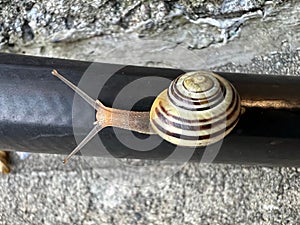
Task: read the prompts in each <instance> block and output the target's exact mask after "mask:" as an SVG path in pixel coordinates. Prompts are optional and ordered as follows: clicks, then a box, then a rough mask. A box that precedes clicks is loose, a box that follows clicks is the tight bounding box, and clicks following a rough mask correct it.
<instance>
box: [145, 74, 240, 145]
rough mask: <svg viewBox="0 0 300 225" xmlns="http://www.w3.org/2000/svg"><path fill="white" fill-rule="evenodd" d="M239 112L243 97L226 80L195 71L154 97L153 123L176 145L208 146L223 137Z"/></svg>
mask: <svg viewBox="0 0 300 225" xmlns="http://www.w3.org/2000/svg"><path fill="white" fill-rule="evenodd" d="M240 114H241V106H240V97H239V95H238V93H237V91H236V90H235V89H234V87H233V86H232V85H231V84H230V83H229V82H228V81H227V80H225V79H224V78H222V77H221V76H219V75H217V74H215V73H212V72H207V71H196V72H189V73H186V74H183V75H181V76H179V77H178V78H177V79H175V80H174V81H173V82H172V83H171V85H170V87H169V88H168V89H167V90H164V91H163V92H162V93H161V94H160V95H159V96H158V97H157V98H156V99H155V101H154V103H153V105H152V108H151V111H150V124H151V126H152V129H153V130H154V131H155V132H156V133H157V134H158V135H160V136H161V137H162V138H163V139H165V140H167V141H169V142H171V143H173V144H176V145H180V146H190V147H195V146H207V145H209V144H213V143H215V142H218V141H220V140H221V139H223V138H224V137H225V136H226V135H227V134H228V133H229V132H230V131H231V130H232V129H233V128H234V127H235V125H236V124H237V122H238V119H239V116H240Z"/></svg>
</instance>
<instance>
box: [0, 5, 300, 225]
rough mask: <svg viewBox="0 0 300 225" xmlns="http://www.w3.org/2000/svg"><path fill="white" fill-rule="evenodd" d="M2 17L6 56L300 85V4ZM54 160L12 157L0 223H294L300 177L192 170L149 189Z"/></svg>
mask: <svg viewBox="0 0 300 225" xmlns="http://www.w3.org/2000/svg"><path fill="white" fill-rule="evenodd" d="M78 7H79V8H78ZM0 12H1V13H0V36H1V38H0V39H1V40H0V42H1V51H3V52H16V53H22V52H23V53H25V54H34V55H43V56H53V57H62V58H75V59H81V60H96V61H103V62H111V63H130V64H138V65H151V66H169V67H181V68H188V67H192V68H202V69H214V70H219V71H232V72H251V73H268V74H290V75H292V74H294V75H300V65H299V63H300V42H299V41H300V36H299V33H300V30H299V29H300V26H299V24H300V16H299V15H300V3H299V1H283V0H282V1H280V0H278V1H263V0H257V1H254V0H252V1H251V0H248V1H247V0H239V1H236V0H231V1H229V0H224V1H222V0H211V1H209V0H200V1H199V0H198V1H192V0H191V1H152V3H149V2H148V1H121V3H119V2H117V1H84V0H76V1H58V0H55V1H47V2H46V1H43V0H40V1H35V0H32V1H18V0H16V1H13V2H10V1H3V0H2V1H1V0H0ZM104 15H105V16H104ZM128 49H130V51H128ZM61 159H62V156H55V155H42V154H35V155H31V156H30V157H29V158H28V159H26V160H25V161H20V160H19V159H18V158H17V157H16V156H15V155H13V159H12V163H13V168H12V169H13V173H12V174H10V175H8V176H2V177H0V187H1V188H0V193H1V196H2V201H1V203H0V224H84V225H92V224H188V225H189V224H190V225H192V224H204V225H205V224H210V225H211V224H215V225H217V224H222V225H226V224H228V225H231V224H259V225H269V224H273V225H280V224H298V223H300V216H299V215H300V206H299V199H300V194H299V193H300V192H299V188H300V181H299V178H300V177H299V176H300V170H299V169H298V168H284V167H282V168H280V167H274V168H270V167H255V166H238V165H199V164H197V163H189V164H187V165H185V166H184V167H183V168H182V169H181V170H180V171H179V172H177V173H176V174H175V175H174V176H171V177H169V178H168V179H165V180H163V181H160V182H157V183H152V184H151V185H149V183H148V182H147V180H145V178H143V179H144V180H142V177H132V174H127V173H126V171H124V170H123V168H121V167H118V166H116V165H114V164H112V163H111V162H110V161H109V160H105V159H97V160H98V161H97V160H93V159H87V160H85V159H83V158H74V159H73V160H72V161H71V162H70V164H68V165H66V166H63V165H62V164H61ZM99 160H100V161H99ZM97 162H98V163H97ZM122 162H123V163H126V165H129V164H134V165H136V166H140V167H139V168H140V169H141V168H143V167H142V166H143V165H146V164H150V162H147V161H135V162H132V161H126V160H124V161H122ZM165 166H168V165H164V166H162V165H161V166H157V168H155V169H153V170H151V173H153V175H154V177H155V176H156V175H160V174H161V172H162V171H163V169H164V167H165ZM169 167H172V166H171V165H170V166H169ZM141 180H142V182H144V183H139V184H140V185H141V186H135V187H133V186H132V184H135V182H137V181H141ZM143 184H144V185H143Z"/></svg>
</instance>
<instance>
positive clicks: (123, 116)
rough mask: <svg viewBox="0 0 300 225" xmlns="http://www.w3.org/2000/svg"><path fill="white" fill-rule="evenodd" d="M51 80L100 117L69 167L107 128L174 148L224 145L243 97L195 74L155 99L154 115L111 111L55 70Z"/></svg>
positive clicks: (216, 79) (211, 76) (208, 75)
mask: <svg viewBox="0 0 300 225" xmlns="http://www.w3.org/2000/svg"><path fill="white" fill-rule="evenodd" d="M52 74H53V75H55V76H56V77H58V78H59V79H60V80H62V81H63V82H64V83H65V84H66V85H68V86H69V87H70V88H72V89H73V90H74V91H75V92H76V93H77V94H79V95H80V96H81V97H82V98H83V99H84V100H85V101H86V102H87V103H89V104H90V105H91V106H92V107H93V108H94V109H95V110H96V111H97V113H96V121H95V122H94V128H93V129H92V130H91V131H90V132H89V134H88V135H87V136H86V137H85V138H84V139H83V140H82V141H81V143H80V144H79V145H78V146H77V147H76V148H75V149H74V150H73V151H72V152H71V153H70V154H69V155H68V156H67V157H66V158H65V159H64V163H66V162H67V161H68V160H69V159H70V158H71V157H72V156H73V155H74V154H76V153H77V152H78V151H79V150H80V149H81V148H82V147H83V146H84V145H85V144H87V143H88V142H89V141H90V140H91V139H92V138H93V137H94V136H95V135H96V134H97V133H98V132H99V131H100V130H101V129H103V128H105V127H108V126H113V127H119V128H123V129H127V130H132V131H136V132H139V133H143V134H158V135H159V136H160V137H162V138H163V139H164V140H166V141H168V142H170V143H172V144H175V145H180V146H187V147H200V146H207V145H210V144H213V143H216V142H218V141H220V140H222V139H223V138H224V137H225V136H226V135H227V134H228V133H229V132H230V131H231V130H232V129H233V128H234V127H235V125H236V124H237V122H238V120H239V117H240V114H241V104H240V102H241V100H240V97H239V94H238V92H237V91H236V90H235V88H234V87H233V85H232V84H231V83H230V82H229V81H227V80H226V79H224V78H223V77H221V76H219V75H217V74H215V73H213V72H208V71H194V72H188V73H185V74H183V75H180V76H179V77H177V78H176V79H175V80H174V81H172V82H171V84H170V86H169V88H168V89H166V90H164V91H162V92H161V93H160V94H159V95H158V96H157V97H156V99H155V100H154V102H153V104H152V107H151V110H150V112H135V111H127V110H122V109H115V108H109V107H106V106H104V105H103V104H102V103H101V102H100V101H99V100H94V99H92V98H91V97H89V96H88V95H87V94H86V93H84V92H83V91H82V90H80V89H79V88H77V87H76V86H75V85H74V84H72V83H71V82H70V81H68V80H67V79H66V78H64V77H63V76H62V75H61V74H59V73H58V72H57V71H56V70H53V71H52Z"/></svg>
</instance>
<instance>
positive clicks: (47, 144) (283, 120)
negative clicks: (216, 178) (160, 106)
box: [0, 54, 300, 166]
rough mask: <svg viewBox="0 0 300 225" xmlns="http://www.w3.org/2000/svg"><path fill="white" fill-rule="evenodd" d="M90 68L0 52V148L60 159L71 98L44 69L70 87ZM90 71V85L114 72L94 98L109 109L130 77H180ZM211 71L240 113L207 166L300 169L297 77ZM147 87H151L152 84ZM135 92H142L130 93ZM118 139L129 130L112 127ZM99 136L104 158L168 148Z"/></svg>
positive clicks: (68, 145) (160, 155) (121, 69)
mask: <svg viewBox="0 0 300 225" xmlns="http://www.w3.org/2000/svg"><path fill="white" fill-rule="evenodd" d="M91 65H92V63H91V62H82V61H73V60H63V59H53V58H44V57H32V56H23V55H12V54H0V149H4V150H11V151H27V152H39V153H55V154H68V153H69V152H70V151H71V150H72V149H73V148H74V147H75V146H76V145H77V144H76V142H75V139H74V133H73V126H72V106H73V98H74V92H73V91H72V90H71V89H70V88H68V87H66V85H65V84H63V83H62V82H61V81H60V80H58V79H57V78H55V77H53V76H52V75H51V71H52V69H57V70H58V71H60V72H61V73H63V74H65V75H66V76H67V78H68V79H70V80H71V81H72V82H73V83H75V84H78V82H79V81H80V80H81V78H82V76H83V75H84V74H85V72H86V71H87V70H88V69H89V68H90V66H91ZM97 68H100V69H99V71H96V72H95V73H93V74H90V75H89V76H91V79H93V76H95V78H96V77H97V76H102V75H103V74H105V73H106V71H111V70H112V71H114V70H115V72H114V74H113V76H111V78H110V79H109V81H108V82H106V83H105V85H104V87H103V89H102V90H101V92H100V94H99V96H98V98H99V99H100V100H101V101H102V102H103V103H104V104H105V105H106V106H110V107H111V106H112V104H113V102H114V99H115V98H116V96H117V95H118V93H119V92H120V90H121V89H122V88H123V87H124V86H126V85H127V84H129V83H130V82H132V81H134V80H136V79H139V78H142V77H147V76H158V77H165V78H168V79H170V80H172V79H174V78H175V77H177V76H178V75H180V74H182V73H183V71H182V70H178V69H165V68H149V67H137V66H118V65H112V64H103V63H97ZM112 68H113V69H112ZM216 73H218V74H220V75H221V76H223V77H225V78H226V79H228V80H229V81H230V82H231V83H232V84H233V85H234V86H235V88H236V89H237V91H238V92H239V94H240V96H241V99H242V105H243V107H244V108H245V113H244V114H243V115H242V116H241V119H240V121H239V123H238V125H237V126H236V128H235V129H234V130H233V131H232V132H231V133H230V134H229V135H228V136H227V137H226V138H225V139H224V141H223V143H222V146H221V149H220V150H219V152H218V154H217V156H216V157H215V159H214V161H213V162H216V163H238V164H259V165H261V164H263V165H287V166H300V107H299V106H300V92H299V87H300V77H297V76H277V75H276V76H272V75H255V74H237V73H235V74H234V73H223V72H222V73H221V72H216ZM149 85H150V86H151V85H152V86H155V85H157V84H156V83H155V81H153V83H151V82H150V83H149ZM166 87H167V86H166ZM166 87H165V88H166ZM142 91H143V89H142V88H141V89H140V90H139V89H137V90H136V92H142ZM131 97H132V96H125V98H128V101H124V102H123V105H121V106H120V107H121V108H122V107H124V108H126V107H128V104H129V103H128V102H130V99H131ZM153 99H154V98H148V99H145V100H144V101H142V102H139V103H138V104H135V105H134V108H133V109H134V110H139V111H145V110H149V109H150V107H151V103H152V101H153ZM73 116H74V115H73ZM79 125H80V123H79ZM82 126H84V125H82ZM85 135H86V133H82V136H85ZM118 135H122V137H123V138H125V139H126V138H130V137H131V136H130V135H131V131H127V130H120V129H119V130H118ZM99 137H100V138H101V140H103V143H104V145H105V146H106V148H107V149H108V150H109V152H110V153H111V155H113V156H114V157H119V158H139V159H157V160H162V159H165V158H166V157H167V156H168V155H169V154H171V153H172V151H173V150H174V146H173V145H172V144H169V143H167V142H166V141H163V142H162V144H161V145H159V146H158V147H157V148H155V149H154V150H151V151H135V150H132V149H130V148H128V147H126V146H124V145H123V144H122V143H121V142H120V141H119V140H118V139H117V138H116V135H115V132H114V129H112V128H106V129H104V130H102V131H101V132H100V133H99ZM142 138H143V137H142ZM183 150H184V149H183ZM85 154H86V155H89V154H90V155H93V154H94V153H93V152H85ZM97 155H98V156H101V154H100V155H99V154H97ZM202 155H203V149H202V148H198V149H196V151H195V152H194V155H193V157H192V159H191V160H200V159H201V157H202Z"/></svg>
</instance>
